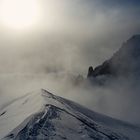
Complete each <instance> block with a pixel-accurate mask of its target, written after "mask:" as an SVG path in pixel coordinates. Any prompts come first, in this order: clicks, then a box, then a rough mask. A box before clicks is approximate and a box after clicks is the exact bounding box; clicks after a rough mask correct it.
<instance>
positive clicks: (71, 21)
mask: <svg viewBox="0 0 140 140" xmlns="http://www.w3.org/2000/svg"><path fill="white" fill-rule="evenodd" d="M40 7H41V19H40V22H39V24H38V25H37V26H36V27H34V28H31V29H29V30H25V31H14V30H10V29H7V28H6V27H3V26H1V29H0V43H1V45H0V64H1V65H2V66H3V67H2V68H1V69H0V71H1V72H14V71H16V72H17V71H18V72H33V71H35V72H45V71H47V70H48V71H51V70H52V71H61V70H62V71H65V70H66V71H70V72H76V73H78V72H79V73H82V74H83V73H84V74H85V73H86V70H87V68H88V66H89V65H93V66H96V65H98V64H100V63H102V62H103V61H104V60H105V59H107V58H109V57H111V56H112V54H113V53H114V52H115V51H116V50H117V49H118V48H120V47H121V44H122V43H123V42H124V41H126V40H127V39H128V38H129V37H131V36H132V35H133V34H138V33H139V32H140V18H139V12H140V2H139V1H138V0H133V1H132V0H123V1H121V0H117V1H112V0H106V1H104V0H75V1H71V0H51V1H49V0H41V1H40ZM52 60H53V63H52Z"/></svg>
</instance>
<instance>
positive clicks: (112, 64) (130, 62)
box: [88, 35, 140, 77]
mask: <svg viewBox="0 0 140 140" xmlns="http://www.w3.org/2000/svg"><path fill="white" fill-rule="evenodd" d="M139 74H140V35H133V36H132V37H131V38H130V39H129V40H127V41H126V42H125V43H123V45H122V47H121V48H120V49H119V50H118V51H117V52H116V53H115V54H114V55H113V56H112V57H111V58H110V59H109V60H106V61H105V62H103V64H101V65H99V66H97V67H96V68H95V69H94V70H93V71H92V74H91V75H90V76H88V77H97V76H101V75H112V76H130V75H131V76H132V75H133V76H135V75H139Z"/></svg>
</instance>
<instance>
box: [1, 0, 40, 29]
mask: <svg viewBox="0 0 140 140" xmlns="http://www.w3.org/2000/svg"><path fill="white" fill-rule="evenodd" d="M39 18H40V7H39V2H38V1H37V0H1V1H0V20H1V23H2V24H3V25H5V26H7V27H9V28H13V29H20V30H21V29H22V30H23V29H26V28H31V27H33V26H34V25H35V24H36V23H37V22H38V21H39Z"/></svg>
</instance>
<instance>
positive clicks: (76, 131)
mask: <svg viewBox="0 0 140 140" xmlns="http://www.w3.org/2000/svg"><path fill="white" fill-rule="evenodd" d="M139 138H140V128H138V127H135V126H133V125H131V124H128V123H125V122H122V121H119V120H115V119H112V118H109V117H107V116H104V115H101V114H98V113H96V112H93V111H90V110H88V109H86V108H84V107H82V106H81V105H79V104H76V103H74V102H72V101H69V100H67V99H64V98H61V97H59V96H55V95H53V94H51V93H50V92H48V91H46V90H44V89H42V90H39V91H36V92H32V93H29V94H26V95H25V96H23V97H21V98H19V99H17V100H15V101H14V102H12V103H11V104H9V105H8V106H6V107H4V108H3V109H2V110H1V111H0V139H2V140H27V139H28V140H45V139H48V140H50V139H55V140H62V139H67V140H71V139H73V140H139Z"/></svg>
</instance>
